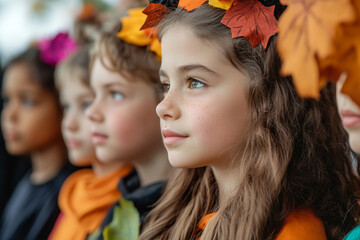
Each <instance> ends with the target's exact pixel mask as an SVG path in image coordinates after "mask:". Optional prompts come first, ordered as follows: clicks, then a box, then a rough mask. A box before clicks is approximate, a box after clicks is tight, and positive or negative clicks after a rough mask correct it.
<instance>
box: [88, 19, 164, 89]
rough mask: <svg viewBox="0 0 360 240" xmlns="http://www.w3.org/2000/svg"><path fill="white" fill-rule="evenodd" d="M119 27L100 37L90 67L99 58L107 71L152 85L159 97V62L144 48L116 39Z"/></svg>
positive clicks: (119, 25)
mask: <svg viewBox="0 0 360 240" xmlns="http://www.w3.org/2000/svg"><path fill="white" fill-rule="evenodd" d="M121 27H122V25H121V23H119V24H118V25H116V26H115V27H114V29H112V31H110V32H104V33H103V34H102V35H101V37H100V39H99V40H98V41H97V43H96V45H95V48H94V49H93V51H92V54H91V64H90V67H92V65H93V62H94V60H95V59H96V58H99V60H100V61H101V64H102V65H103V66H104V67H105V68H107V69H108V70H109V71H112V72H116V73H119V74H120V75H125V76H128V79H132V78H131V77H132V76H135V77H137V79H141V80H143V81H145V82H148V83H150V84H153V85H154V87H155V90H156V93H157V95H160V93H161V91H160V90H161V85H160V80H159V68H160V61H159V60H158V59H157V56H156V55H155V53H153V52H150V51H149V50H148V48H147V47H146V46H145V47H142V46H136V45H132V44H129V43H126V42H124V41H123V40H122V39H120V38H118V37H117V33H118V32H119V31H120V30H121ZM105 60H107V61H105Z"/></svg>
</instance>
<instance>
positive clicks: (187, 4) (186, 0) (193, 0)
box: [179, 0, 207, 11]
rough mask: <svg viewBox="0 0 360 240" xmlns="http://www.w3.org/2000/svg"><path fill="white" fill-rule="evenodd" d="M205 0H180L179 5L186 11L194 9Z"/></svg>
mask: <svg viewBox="0 0 360 240" xmlns="http://www.w3.org/2000/svg"><path fill="white" fill-rule="evenodd" d="M206 1H207V0H180V1H179V7H182V8H184V9H186V11H191V10H194V9H195V8H198V7H200V6H201V5H202V4H203V3H204V2H206Z"/></svg>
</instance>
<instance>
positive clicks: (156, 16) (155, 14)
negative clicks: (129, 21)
mask: <svg viewBox="0 0 360 240" xmlns="http://www.w3.org/2000/svg"><path fill="white" fill-rule="evenodd" d="M169 12H170V9H168V8H167V7H165V6H164V5H162V4H158V3H149V5H147V7H146V8H145V9H144V11H143V13H144V14H145V15H147V18H146V20H145V22H144V24H143V25H142V27H141V28H140V30H143V29H145V28H152V27H155V26H156V25H157V24H158V23H159V22H160V21H161V19H162V18H163V17H164V16H165V15H166V14H168V13H169Z"/></svg>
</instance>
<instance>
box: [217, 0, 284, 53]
mask: <svg viewBox="0 0 360 240" xmlns="http://www.w3.org/2000/svg"><path fill="white" fill-rule="evenodd" d="M274 9H275V6H271V7H265V6H264V5H263V4H262V3H261V2H259V1H257V0H242V1H239V0H235V1H234V3H233V4H232V5H231V7H230V8H229V10H227V11H226V13H225V15H224V17H223V19H222V20H221V23H222V24H224V25H225V26H228V27H229V28H230V29H231V35H232V38H236V37H245V38H246V39H247V40H248V41H249V42H250V44H251V46H252V47H256V46H257V45H259V44H261V45H263V47H264V48H266V46H267V44H268V41H269V39H270V37H271V36H272V35H274V34H275V33H277V31H278V28H277V20H276V18H275V16H274Z"/></svg>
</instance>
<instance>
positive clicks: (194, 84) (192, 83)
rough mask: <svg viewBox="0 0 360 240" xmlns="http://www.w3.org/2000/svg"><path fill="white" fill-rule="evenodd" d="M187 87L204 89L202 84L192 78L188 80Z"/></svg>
mask: <svg viewBox="0 0 360 240" xmlns="http://www.w3.org/2000/svg"><path fill="white" fill-rule="evenodd" d="M188 87H189V88H202V87H205V83H203V82H201V81H199V80H196V79H194V78H189V79H188Z"/></svg>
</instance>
